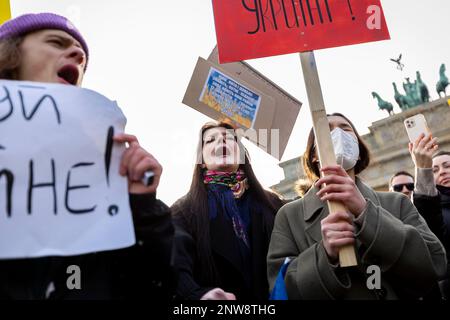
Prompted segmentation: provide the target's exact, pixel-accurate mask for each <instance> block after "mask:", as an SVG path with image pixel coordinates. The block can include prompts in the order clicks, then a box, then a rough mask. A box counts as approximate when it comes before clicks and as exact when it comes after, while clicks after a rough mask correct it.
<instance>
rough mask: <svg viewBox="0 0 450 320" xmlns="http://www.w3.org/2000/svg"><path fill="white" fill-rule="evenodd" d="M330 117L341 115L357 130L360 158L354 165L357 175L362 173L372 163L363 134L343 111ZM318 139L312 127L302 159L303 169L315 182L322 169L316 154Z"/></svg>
mask: <svg viewBox="0 0 450 320" xmlns="http://www.w3.org/2000/svg"><path fill="white" fill-rule="evenodd" d="M327 116H328V117H341V118H344V119H345V120H346V121H347V122H348V123H349V124H350V126H351V127H352V129H353V131H354V132H355V135H356V138H357V139H358V145H359V159H358V161H357V162H356V165H355V167H354V169H355V175H357V174H359V173H361V172H362V171H363V170H364V169H366V168H367V167H368V166H369V163H370V152H369V149H368V148H367V146H366V144H365V143H364V141H363V140H362V139H361V136H360V135H359V133H358V131H356V128H355V126H354V125H353V123H352V122H351V121H350V120H349V119H348V118H347V117H346V116H344V115H343V114H341V113H333V114H329V115H327ZM315 144H316V139H315V135H314V130H313V129H311V131H310V132H309V137H308V142H307V144H306V151H305V153H304V154H303V157H302V159H301V161H302V164H303V170H304V171H305V174H306V176H307V178H308V179H309V181H311V182H314V181H315V180H317V179H318V178H319V177H320V169H319V161H318V160H317V159H318V156H317V155H316V147H315Z"/></svg>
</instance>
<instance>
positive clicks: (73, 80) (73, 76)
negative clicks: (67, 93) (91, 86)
mask: <svg viewBox="0 0 450 320" xmlns="http://www.w3.org/2000/svg"><path fill="white" fill-rule="evenodd" d="M79 76H80V72H79V71H78V68H77V67H75V66H74V65H70V64H68V65H65V66H64V67H62V68H61V69H59V71H58V77H59V78H60V79H61V80H62V81H63V82H65V83H67V84H71V85H74V86H75V85H77V83H78V77H79Z"/></svg>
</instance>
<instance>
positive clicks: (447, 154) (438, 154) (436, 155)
mask: <svg viewBox="0 0 450 320" xmlns="http://www.w3.org/2000/svg"><path fill="white" fill-rule="evenodd" d="M440 156H450V152H449V151H443V150H442V151H438V152H436V153H434V154H433V156H432V158H433V159H434V158H436V157H440Z"/></svg>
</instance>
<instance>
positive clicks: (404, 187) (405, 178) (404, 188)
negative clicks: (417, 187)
mask: <svg viewBox="0 0 450 320" xmlns="http://www.w3.org/2000/svg"><path fill="white" fill-rule="evenodd" d="M389 191H391V192H393V191H395V192H401V193H403V194H404V195H405V196H407V197H408V198H410V199H411V198H412V194H413V191H414V177H413V176H412V175H411V174H409V173H408V172H406V171H399V172H397V173H395V174H394V175H393V176H392V178H391V180H390V181H389Z"/></svg>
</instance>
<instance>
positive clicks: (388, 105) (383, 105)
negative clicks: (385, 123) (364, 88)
mask: <svg viewBox="0 0 450 320" xmlns="http://www.w3.org/2000/svg"><path fill="white" fill-rule="evenodd" d="M372 97H373V98H376V99H377V100H378V107H379V108H380V109H381V110H386V111H387V112H388V113H389V115H390V116H391V115H393V114H394V107H393V106H392V103H390V102H387V101H384V100H383V99H381V97H380V95H379V94H378V93H376V92H372Z"/></svg>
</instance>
